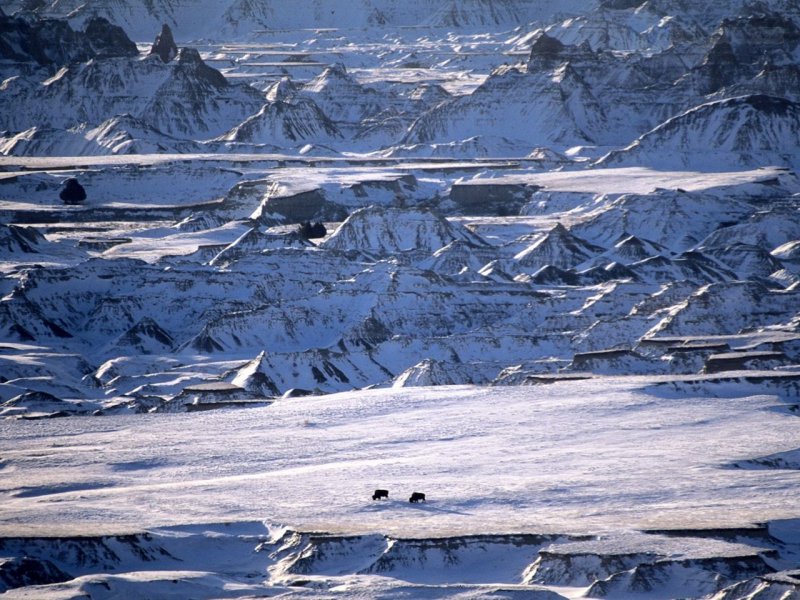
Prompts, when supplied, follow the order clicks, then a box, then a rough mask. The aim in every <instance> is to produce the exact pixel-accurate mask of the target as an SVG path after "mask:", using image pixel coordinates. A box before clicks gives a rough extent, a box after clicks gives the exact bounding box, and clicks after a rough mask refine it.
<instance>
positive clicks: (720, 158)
mask: <svg viewBox="0 0 800 600" xmlns="http://www.w3.org/2000/svg"><path fill="white" fill-rule="evenodd" d="M798 139H800V105H797V104H796V103H794V102H791V101H789V100H786V99H783V98H775V97H771V96H761V95H755V96H743V97H740V98H731V99H728V100H720V101H717V102H710V103H708V104H704V105H702V106H698V107H696V108H693V109H691V110H689V111H687V112H685V113H683V114H681V115H678V116H676V117H674V118H672V119H670V120H668V121H666V122H664V123H662V124H661V125H659V126H658V127H656V128H655V129H653V130H652V131H649V132H648V133H646V134H644V135H643V136H641V137H640V138H639V139H637V140H636V141H635V142H634V143H633V144H631V145H629V146H627V147H626V148H624V149H622V150H619V151H616V152H612V153H610V154H608V155H607V156H605V157H604V158H602V159H601V160H600V161H599V163H598V164H599V165H604V166H605V165H648V166H653V167H658V168H666V169H669V168H686V167H691V168H694V169H699V170H713V169H725V168H738V167H742V168H748V167H759V166H767V165H781V166H789V167H796V166H797V156H798V147H797V144H798Z"/></svg>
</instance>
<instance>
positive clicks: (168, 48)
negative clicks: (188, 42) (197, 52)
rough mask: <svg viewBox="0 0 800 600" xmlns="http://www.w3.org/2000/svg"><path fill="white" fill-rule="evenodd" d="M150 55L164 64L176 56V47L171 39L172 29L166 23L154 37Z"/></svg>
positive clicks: (173, 39)
mask: <svg viewBox="0 0 800 600" xmlns="http://www.w3.org/2000/svg"><path fill="white" fill-rule="evenodd" d="M150 54H155V55H157V56H158V57H159V58H160V59H161V61H162V62H165V63H168V62H169V61H171V60H172V59H173V58H175V57H176V56H178V45H177V44H176V43H175V38H173V37H172V29H170V28H169V25H167V24H166V23H164V24H163V25H162V26H161V32H160V33H159V34H158V35H157V36H156V39H155V41H154V42H153V46H152V48H150Z"/></svg>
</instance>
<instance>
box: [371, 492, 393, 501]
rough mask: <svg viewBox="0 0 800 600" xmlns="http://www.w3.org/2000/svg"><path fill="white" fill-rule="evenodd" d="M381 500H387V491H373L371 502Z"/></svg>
mask: <svg viewBox="0 0 800 600" xmlns="http://www.w3.org/2000/svg"><path fill="white" fill-rule="evenodd" d="M381 498H386V499H387V500H388V499H389V490H375V491H374V492H373V494H372V499H373V500H380V499H381Z"/></svg>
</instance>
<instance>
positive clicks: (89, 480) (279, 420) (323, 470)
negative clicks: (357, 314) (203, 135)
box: [0, 378, 800, 537]
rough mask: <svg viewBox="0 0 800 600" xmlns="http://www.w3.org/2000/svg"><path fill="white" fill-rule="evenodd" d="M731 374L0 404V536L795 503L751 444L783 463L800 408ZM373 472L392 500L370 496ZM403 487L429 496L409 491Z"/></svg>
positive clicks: (461, 523)
mask: <svg viewBox="0 0 800 600" xmlns="http://www.w3.org/2000/svg"><path fill="white" fill-rule="evenodd" d="M728 389H729V391H732V392H733V394H732V395H734V396H738V397H727V398H720V397H711V395H710V394H707V393H702V392H701V393H698V394H697V395H696V396H685V395H684V396H679V395H678V394H675V393H671V394H670V393H667V392H665V391H659V390H661V388H658V390H656V389H654V388H653V387H652V386H650V384H649V382H648V380H644V379H640V378H608V379H594V380H583V381H564V382H559V383H554V384H550V385H540V386H534V387H517V388H510V387H508V388H507V387H503V388H479V387H437V388H411V389H384V390H372V391H359V392H348V393H342V394H336V395H330V396H321V397H308V398H299V399H290V400H281V401H278V402H276V403H274V404H273V405H271V406H268V407H263V408H252V409H241V410H219V411H212V412H200V413H197V412H195V413H187V414H158V415H131V416H115V417H111V416H107V417H94V418H93V417H86V418H66V419H51V420H41V421H13V420H4V421H0V535H4V536H14V535H16V536H20V535H27V536H31V535H70V534H80V533H83V534H87V533H92V534H97V533H101V532H104V533H122V532H129V531H141V530H143V529H148V528H154V527H158V526H165V525H175V524H186V523H205V522H208V523H210V522H219V521H220V520H225V521H244V520H253V519H256V520H262V521H267V522H270V523H273V524H278V525H287V526H291V527H297V528H301V529H306V530H317V531H319V530H322V531H328V532H347V533H367V532H381V533H385V534H391V535H396V536H403V537H422V536H427V537H430V536H448V535H455V534H465V533H506V532H560V533H585V532H598V531H606V530H620V529H622V530H627V529H649V528H657V529H661V528H702V527H726V526H744V525H747V524H750V523H754V522H761V521H766V520H770V519H780V518H791V517H797V516H798V512H797V505H796V499H797V492H798V490H800V470H797V469H792V468H784V469H767V468H753V467H752V466H749V465H753V464H756V463H748V462H746V461H748V460H751V459H758V458H763V457H768V456H775V455H780V456H783V457H788V464H789V465H790V466H791V464H792V460H793V459H792V457H794V456H796V455H797V452H796V450H797V449H798V448H800V428H798V420H797V419H798V417H797V416H796V415H795V414H793V413H792V412H791V410H790V409H789V406H788V405H787V404H786V403H785V402H783V401H781V400H779V399H778V398H777V397H775V396H770V395H745V394H746V392H745V391H744V388H742V386H738V387H737V386H735V385H734V386H731V387H729V388H728ZM750 389H753V390H756V391H757V388H755V387H752V388H750ZM796 462H797V461H796V460H794V463H796ZM734 463H742V465H743V466H744V467H746V468H737V467H735V466H734ZM786 463H787V460H784V464H786ZM378 487H380V488H386V489H388V490H389V493H390V499H389V500H388V501H376V502H373V501H371V500H370V496H371V494H372V492H373V489H374V488H378ZM413 491H420V492H425V493H426V494H427V497H428V502H427V503H420V504H415V505H412V504H409V502H408V496H409V495H410V494H411V492H413Z"/></svg>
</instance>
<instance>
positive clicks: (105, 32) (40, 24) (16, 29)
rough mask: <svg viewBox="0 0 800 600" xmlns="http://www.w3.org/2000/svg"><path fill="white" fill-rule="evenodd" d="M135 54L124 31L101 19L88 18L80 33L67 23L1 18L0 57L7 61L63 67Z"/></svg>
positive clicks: (3, 16) (49, 20)
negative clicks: (96, 59) (93, 59)
mask: <svg viewBox="0 0 800 600" xmlns="http://www.w3.org/2000/svg"><path fill="white" fill-rule="evenodd" d="M138 53H139V52H138V50H137V49H136V44H134V43H133V42H132V41H131V40H130V38H128V36H127V35H126V33H125V31H124V30H123V29H122V28H121V27H118V26H116V25H112V24H111V23H109V21H108V20H106V19H104V18H102V17H93V18H91V19H90V20H89V21H88V22H87V23H86V28H85V30H84V31H83V32H80V31H75V30H74V29H72V27H71V26H70V25H69V23H68V22H67V21H61V20H56V19H31V20H25V19H22V18H19V17H10V16H6V15H0V57H2V58H5V59H8V60H13V61H20V62H35V63H37V64H39V65H42V66H62V65H67V64H70V63H75V62H82V61H86V60H89V59H90V58H108V57H115V56H136V55H137V54H138Z"/></svg>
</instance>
